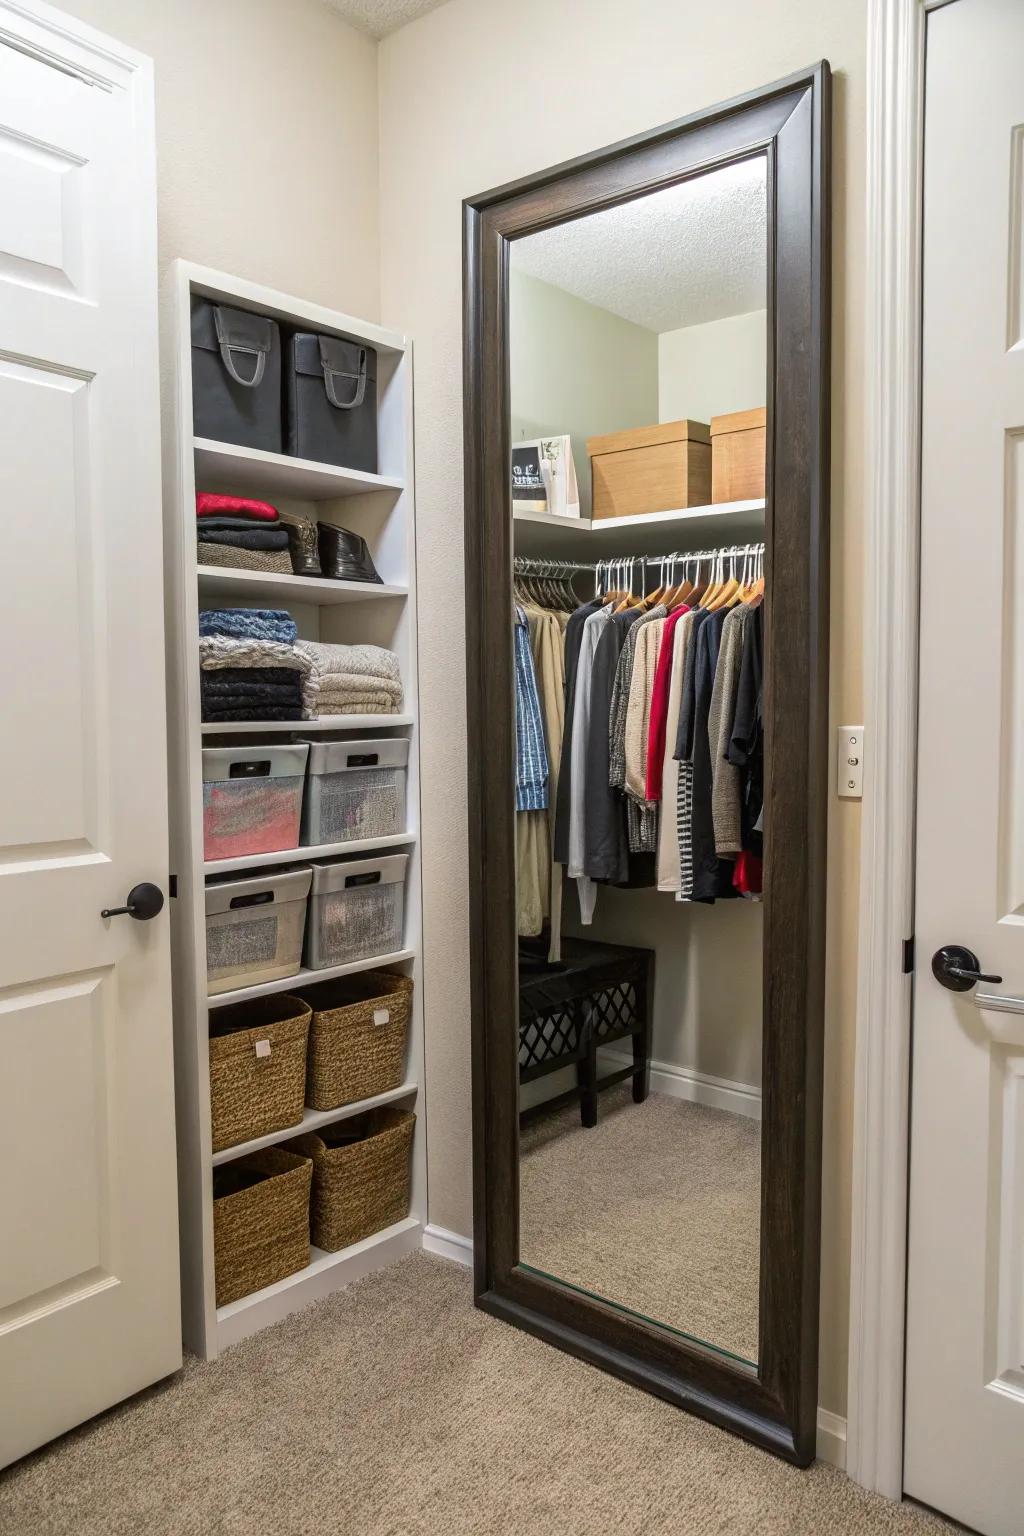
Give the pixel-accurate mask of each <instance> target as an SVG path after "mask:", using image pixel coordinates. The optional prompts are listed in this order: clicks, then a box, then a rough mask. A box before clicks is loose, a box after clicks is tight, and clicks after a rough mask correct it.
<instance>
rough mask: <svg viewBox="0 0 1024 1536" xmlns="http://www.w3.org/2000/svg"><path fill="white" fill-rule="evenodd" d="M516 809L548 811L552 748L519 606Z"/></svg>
mask: <svg viewBox="0 0 1024 1536" xmlns="http://www.w3.org/2000/svg"><path fill="white" fill-rule="evenodd" d="M515 674H516V810H517V811H546V810H547V807H548V749H547V744H546V742H545V740H544V722H543V720H542V718H541V712H540V697H539V695H538V693H537V674H536V672H535V671H534V666H533V653H532V651H531V650H530V630H529V626H528V624H527V622H526V614H525V613H524V612H523V610H522V609H521V608H519V607H517V608H516V622H515Z"/></svg>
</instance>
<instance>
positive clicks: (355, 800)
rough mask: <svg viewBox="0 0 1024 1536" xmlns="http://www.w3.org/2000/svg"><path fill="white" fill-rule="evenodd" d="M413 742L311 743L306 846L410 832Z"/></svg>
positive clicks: (304, 814) (304, 825) (304, 833)
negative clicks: (408, 781)
mask: <svg viewBox="0 0 1024 1536" xmlns="http://www.w3.org/2000/svg"><path fill="white" fill-rule="evenodd" d="M408 764H409V742H408V740H406V739H404V738H402V737H391V738H389V739H386V740H385V739H381V740H379V741H311V742H310V744H309V777H308V780H307V783H306V798H305V801H304V803H303V807H302V841H303V843H305V844H315V843H345V842H349V841H354V840H355V839H357V838H366V837H390V836H392V835H393V834H395V833H398V832H404V831H405V784H406V774H407V771H408Z"/></svg>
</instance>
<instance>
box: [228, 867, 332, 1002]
mask: <svg viewBox="0 0 1024 1536" xmlns="http://www.w3.org/2000/svg"><path fill="white" fill-rule="evenodd" d="M312 878H313V873H312V870H311V869H310V868H309V867H308V866H307V867H306V868H305V869H284V870H277V869H275V870H272V871H271V872H270V873H269V874H266V875H248V876H246V878H245V879H244V880H221V881H218V882H216V883H215V884H212V885H208V886H207V887H206V977H207V986H208V987H209V990H210V992H211V993H215V992H231V991H233V990H234V988H236V987H254V986H257V985H258V984H259V983H260V982H262V981H276V980H277V979H278V978H279V977H281V976H294V975H295V973H296V972H297V971H298V970H299V968H300V966H301V964H302V932H303V929H304V927H305V924H306V898H307V896H308V895H309V887H310V882H311V880H312Z"/></svg>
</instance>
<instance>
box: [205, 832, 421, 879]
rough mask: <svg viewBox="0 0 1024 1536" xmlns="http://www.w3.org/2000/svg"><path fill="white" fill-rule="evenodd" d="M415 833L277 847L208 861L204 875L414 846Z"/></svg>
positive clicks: (394, 833) (392, 833) (393, 833)
mask: <svg viewBox="0 0 1024 1536" xmlns="http://www.w3.org/2000/svg"><path fill="white" fill-rule="evenodd" d="M415 841H416V833H415V832H390V833H388V835H387V836H386V837H355V838H352V839H351V840H350V841H349V842H347V843H309V844H307V845H306V846H305V847H304V848H279V849H277V850H276V852H274V853H246V854H242V855H241V856H240V857H239V858H234V859H207V860H206V861H205V862H204V864H203V874H204V875H229V874H231V873H232V872H233V871H234V870H236V869H262V868H263V866H264V865H265V864H301V863H302V861H303V860H304V859H334V858H338V857H339V856H340V855H341V854H345V853H367V852H368V851H369V850H371V849H373V848H403V847H408V846H409V844H410V843H415Z"/></svg>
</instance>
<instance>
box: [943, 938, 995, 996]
mask: <svg viewBox="0 0 1024 1536" xmlns="http://www.w3.org/2000/svg"><path fill="white" fill-rule="evenodd" d="M979 965H980V962H979V960H978V957H977V955H976V954H975V953H974V951H973V949H965V948H964V946H963V945H962V944H943V946H942V948H941V949H937V950H936V951H935V953H934V955H932V975H933V976H934V977H935V980H936V981H937V982H939V983H940V985H941V986H944V987H948V988H949V990H950V991H951V992H969V991H970V990H971V988H972V987H973V986H974V984H975V982H977V981H987V982H990V983H992V985H994V986H998V985H999V983H1000V982H1001V981H1002V979H1003V978H1002V977H1001V976H991V975H989V974H988V973H987V972H986V971H982V970H980V969H979Z"/></svg>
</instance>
